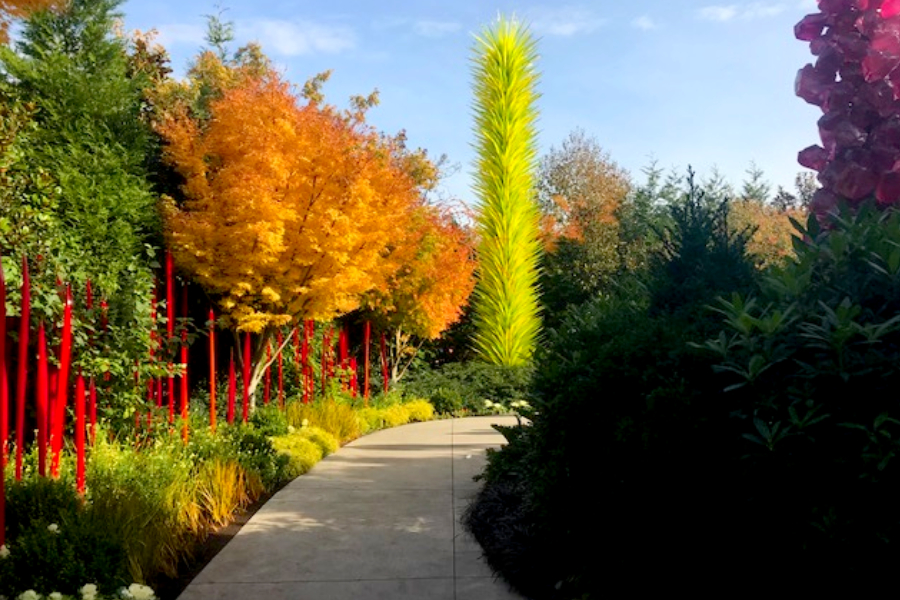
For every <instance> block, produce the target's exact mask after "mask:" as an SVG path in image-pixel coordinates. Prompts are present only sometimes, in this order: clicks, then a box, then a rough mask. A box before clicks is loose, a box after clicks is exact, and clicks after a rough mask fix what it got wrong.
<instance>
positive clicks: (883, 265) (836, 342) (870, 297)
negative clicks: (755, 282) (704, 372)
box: [706, 206, 900, 576]
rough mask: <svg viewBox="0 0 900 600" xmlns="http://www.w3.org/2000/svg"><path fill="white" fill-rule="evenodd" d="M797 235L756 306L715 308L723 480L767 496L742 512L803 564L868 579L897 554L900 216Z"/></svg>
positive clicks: (738, 301) (863, 214)
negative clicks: (732, 431)
mask: <svg viewBox="0 0 900 600" xmlns="http://www.w3.org/2000/svg"><path fill="white" fill-rule="evenodd" d="M797 225H798V229H799V231H798V236H802V238H803V240H804V241H801V240H800V238H799V237H798V238H797V239H796V244H795V246H796V250H797V258H796V260H795V261H793V262H792V263H791V264H789V265H787V266H786V267H785V268H784V269H783V270H782V271H780V272H778V273H776V274H774V275H773V276H772V277H771V278H770V279H769V280H768V281H767V285H766V286H765V289H764V293H762V294H760V295H759V296H758V297H757V298H755V299H754V298H748V297H741V296H735V297H733V298H732V299H731V300H730V301H721V302H720V304H719V306H720V312H721V313H722V314H723V315H724V317H725V320H726V329H725V330H724V331H722V332H721V333H720V334H719V335H718V337H716V338H714V339H711V340H710V341H708V342H707V343H706V347H707V348H708V349H710V350H712V351H713V352H714V354H715V355H716V356H718V358H719V360H720V364H719V365H718V368H719V370H720V371H722V372H723V373H727V374H728V376H729V379H730V380H729V382H728V383H730V384H731V385H730V386H729V390H728V393H727V394H725V395H724V396H723V400H724V401H726V402H727V403H728V405H729V406H731V407H732V410H733V415H734V417H735V420H736V421H737V423H738V434H737V435H739V436H740V438H739V439H740V443H739V445H737V447H736V448H735V449H734V451H735V452H736V454H737V456H740V457H741V458H740V462H739V463H738V464H737V465H736V468H735V470H734V472H735V473H736V474H739V475H740V477H741V478H742V480H743V482H744V483H745V485H746V486H747V488H748V489H749V490H767V491H769V493H768V494H760V493H759V492H758V491H757V492H756V493H751V492H748V493H745V494H744V495H743V496H742V497H741V502H742V504H743V506H744V507H745V511H746V512H750V513H754V514H756V515H760V516H762V517H761V518H764V519H767V523H768V527H769V529H770V531H771V534H770V535H771V536H772V538H773V539H777V540H778V545H779V546H780V547H782V548H785V549H786V550H787V549H790V550H791V551H792V552H793V553H794V554H795V555H799V556H800V557H801V558H802V560H803V563H802V564H804V565H805V566H806V568H811V567H809V565H810V564H813V565H815V566H816V567H817V568H818V569H819V570H820V572H823V573H826V572H829V571H831V570H834V569H839V570H840V572H841V573H844V574H848V575H856V576H863V575H864V574H875V573H877V572H878V571H877V567H878V566H879V565H881V566H884V565H885V564H886V563H888V562H890V561H896V559H897V558H898V557H900V552H898V545H900V510H898V508H897V506H896V503H895V502H894V501H893V491H894V490H896V489H898V486H900V464H898V463H897V461H896V460H894V457H895V456H897V454H898V453H900V442H898V436H900V409H898V407H897V402H896V390H897V389H898V386H900V213H898V212H897V211H896V210H888V211H884V212H879V211H876V210H874V209H873V207H871V206H867V207H864V208H863V209H861V210H860V211H859V212H858V213H856V214H850V213H845V214H843V215H842V218H841V219H839V220H837V221H836V222H835V223H834V227H833V228H832V229H831V230H830V231H822V230H820V228H819V227H818V225H817V223H816V221H815V220H814V219H813V218H811V219H810V220H809V222H808V223H807V226H806V228H803V227H800V226H799V224H797ZM776 490H777V493H775V491H776ZM798 564H801V563H798Z"/></svg>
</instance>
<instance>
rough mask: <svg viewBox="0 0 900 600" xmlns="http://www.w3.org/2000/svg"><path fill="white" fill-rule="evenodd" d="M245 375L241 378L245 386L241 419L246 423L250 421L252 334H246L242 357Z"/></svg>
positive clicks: (246, 332) (247, 332)
mask: <svg viewBox="0 0 900 600" xmlns="http://www.w3.org/2000/svg"><path fill="white" fill-rule="evenodd" d="M241 358H242V360H241V363H242V364H241V366H242V367H243V373H242V374H241V378H242V379H243V384H244V398H243V400H244V402H243V405H242V407H241V408H242V409H243V410H242V412H241V419H242V420H243V421H244V423H246V422H247V421H248V420H249V419H250V358H251V357H250V332H249V331H245V332H244V352H243V354H242V356H241Z"/></svg>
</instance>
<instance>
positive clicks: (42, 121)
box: [0, 0, 159, 295]
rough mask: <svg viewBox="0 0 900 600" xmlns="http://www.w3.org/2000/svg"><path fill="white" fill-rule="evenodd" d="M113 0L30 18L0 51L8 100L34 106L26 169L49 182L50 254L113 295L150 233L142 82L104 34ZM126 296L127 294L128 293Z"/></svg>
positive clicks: (70, 274)
mask: <svg viewBox="0 0 900 600" xmlns="http://www.w3.org/2000/svg"><path fill="white" fill-rule="evenodd" d="M118 4H119V0H73V1H72V2H71V3H69V4H68V5H67V6H66V8H65V9H64V10H62V11H60V12H49V11H44V12H39V13H35V14H34V15H33V16H32V17H31V18H30V19H29V20H28V21H27V22H26V25H25V29H24V31H23V34H22V36H23V39H22V41H21V42H19V43H18V44H17V51H13V50H12V49H10V48H3V49H2V50H0V68H2V72H3V75H4V76H5V81H4V82H3V85H4V86H5V87H6V88H7V89H8V90H9V93H10V95H11V96H12V100H11V101H13V102H18V103H22V104H26V105H32V106H34V107H36V109H37V110H36V113H35V115H34V122H35V130H34V131H33V132H32V135H31V139H30V143H29V144H28V146H27V147H26V148H25V149H24V152H25V162H26V163H27V164H28V165H29V166H31V167H32V168H35V169H45V170H47V171H48V172H49V173H50V174H51V175H52V177H53V178H54V179H55V180H56V181H57V183H58V186H59V189H58V195H57V201H56V202H55V203H53V204H51V205H50V206H48V207H46V208H45V210H46V212H48V213H49V214H48V215H47V217H48V218H49V219H51V220H53V221H54V222H56V223H58V225H59V227H58V228H56V229H55V230H54V231H53V232H47V233H49V234H50V236H48V237H52V245H53V248H52V252H51V257H50V258H52V259H53V261H55V263H56V264H55V268H56V269H57V271H58V272H57V273H56V274H55V275H58V276H60V277H61V278H63V279H65V280H74V281H73V283H74V282H83V281H84V280H85V279H87V278H90V279H92V280H93V283H94V284H95V285H96V286H97V287H99V290H100V292H101V293H105V294H110V295H111V294H115V293H117V292H120V291H125V290H122V287H123V285H125V283H124V282H123V281H122V274H123V273H135V270H136V269H138V270H141V269H146V267H147V266H148V265H149V263H148V261H147V256H146V254H147V248H146V245H147V244H148V243H152V242H153V241H154V240H155V239H157V238H156V237H155V236H156V235H157V233H158V231H159V224H158V217H157V215H156V209H155V201H154V197H153V195H152V194H151V189H150V185H149V183H148V180H147V172H146V169H145V165H146V164H147V157H148V152H149V150H150V148H151V144H150V140H151V138H150V132H149V129H148V127H147V126H146V125H145V124H144V123H143V122H142V121H141V119H140V113H141V106H142V104H141V102H142V100H141V96H142V87H143V85H144V82H143V81H142V79H141V78H140V77H129V74H128V59H127V52H126V43H125V41H124V40H123V39H121V38H117V37H114V36H113V27H114V22H115V19H116V17H117V16H118V15H117V14H116V13H114V12H113V11H114V9H115V7H116V6H117V5H118ZM132 292H133V290H130V289H129V290H127V293H128V294H129V295H132Z"/></svg>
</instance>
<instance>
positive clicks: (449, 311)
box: [366, 206, 475, 339]
mask: <svg viewBox="0 0 900 600" xmlns="http://www.w3.org/2000/svg"><path fill="white" fill-rule="evenodd" d="M389 258H390V262H391V263H392V264H394V265H395V271H394V273H393V274H392V275H391V276H390V277H389V278H388V279H387V280H386V281H385V285H384V287H383V288H381V289H379V290H376V291H374V292H372V293H370V294H369V295H368V296H367V298H366V304H367V306H368V308H369V310H371V311H373V312H375V313H376V314H377V315H378V316H379V317H380V320H382V321H383V322H386V324H387V325H388V326H390V327H392V328H394V329H399V330H403V331H407V332H410V333H412V334H415V335H417V336H419V337H423V338H432V339H433V338H436V337H437V336H439V335H440V334H441V332H442V331H444V330H445V329H446V328H447V327H449V326H450V325H451V324H452V323H453V322H455V321H456V320H457V319H459V317H460V315H461V314H462V308H463V306H465V304H466V302H467V300H468V298H469V295H470V294H471V293H472V289H473V288H474V286H475V278H474V271H475V260H474V258H473V251H472V245H471V240H470V239H468V236H467V235H466V232H465V231H464V230H463V229H462V228H461V227H460V226H459V225H457V224H456V223H455V222H454V221H453V219H452V217H451V216H450V215H449V214H446V213H441V212H439V211H438V210H436V209H435V208H433V207H429V206H420V207H419V209H418V210H417V211H416V213H415V214H414V216H413V219H412V220H411V221H410V223H409V226H408V228H407V230H406V231H405V233H404V235H403V236H402V237H400V238H398V241H397V243H396V247H395V248H394V250H393V252H392V253H391V256H390V257H389Z"/></svg>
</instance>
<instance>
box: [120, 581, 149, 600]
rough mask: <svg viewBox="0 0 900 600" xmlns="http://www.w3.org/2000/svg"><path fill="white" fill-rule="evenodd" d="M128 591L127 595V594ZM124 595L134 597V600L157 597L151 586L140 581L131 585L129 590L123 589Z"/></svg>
mask: <svg viewBox="0 0 900 600" xmlns="http://www.w3.org/2000/svg"><path fill="white" fill-rule="evenodd" d="M126 593H127V595H125V594H126ZM122 595H123V597H125V598H133V599H134V600H153V599H154V598H156V594H154V593H153V590H152V589H151V588H149V587H147V586H146V585H141V584H139V583H132V584H131V585H129V586H128V589H127V590H123V594H122Z"/></svg>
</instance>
